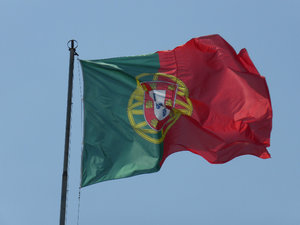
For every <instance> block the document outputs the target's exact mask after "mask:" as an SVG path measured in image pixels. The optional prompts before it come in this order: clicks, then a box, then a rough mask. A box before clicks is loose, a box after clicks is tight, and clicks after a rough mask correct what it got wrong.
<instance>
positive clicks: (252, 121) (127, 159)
mask: <svg viewBox="0 0 300 225" xmlns="http://www.w3.org/2000/svg"><path fill="white" fill-rule="evenodd" d="M80 62H81V66H82V71H83V80H84V97H83V101H84V137H83V152H82V171H81V172H82V181H81V186H82V187H84V186H88V185H91V184H95V183H97V182H101V181H105V180H112V179H118V178H124V177H130V176H134V175H138V174H143V173H151V172H156V171H158V170H159V169H160V168H161V166H162V164H163V162H164V161H165V159H166V158H167V157H168V156H169V155H170V154H172V153H175V152H178V151H185V150H187V151H190V152H193V153H195V154H198V155H200V156H202V157H203V158H205V159H206V160H207V161H208V162H210V163H225V162H228V161H229V160H231V159H233V158H235V157H237V156H241V155H246V154H250V155H254V156H257V157H260V158H263V159H266V158H269V157H270V155H269V153H268V151H267V149H266V147H268V146H269V145H270V132H271V127H272V108H271V102H270V96H269V91H268V87H267V84H266V81H265V78H264V77H262V76H261V75H260V74H259V73H258V71H257V69H256V68H255V66H254V64H253V63H252V61H251V59H250V58H249V56H248V53H247V51H246V50H245V49H242V50H241V51H240V52H239V54H237V53H236V52H235V51H234V49H233V48H232V47H231V46H230V45H229V44H228V43H227V42H226V41H225V40H224V39H223V38H222V37H221V36H219V35H211V36H205V37H199V38H193V39H191V40H190V41H188V42H187V43H186V44H184V45H181V46H179V47H176V48H175V49H173V50H168V51H158V52H156V53H153V54H148V55H140V56H131V57H119V58H110V59H101V60H80Z"/></svg>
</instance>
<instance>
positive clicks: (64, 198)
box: [59, 40, 78, 225]
mask: <svg viewBox="0 0 300 225" xmlns="http://www.w3.org/2000/svg"><path fill="white" fill-rule="evenodd" d="M75 43H76V46H75V45H74V44H75ZM69 44H71V46H69ZM68 47H69V51H70V63H69V84H68V103H67V115H66V132H65V151H64V164H63V174H62V185H61V202H60V222H59V224H60V225H65V221H66V219H65V217H66V203H67V187H68V163H69V144H70V125H71V110H72V91H73V70H74V56H75V55H78V54H77V53H76V48H77V41H76V40H70V41H69V42H68Z"/></svg>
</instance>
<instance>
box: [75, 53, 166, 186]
mask: <svg viewBox="0 0 300 225" xmlns="http://www.w3.org/2000/svg"><path fill="white" fill-rule="evenodd" d="M80 62H81V66H82V70H83V80H84V100H83V101H84V138H83V153H82V183H81V186H82V187H84V186H87V185H91V184H94V183H97V182H100V181H104V180H111V179H118V178H123V177H129V176H133V175H137V174H141V173H149V172H155V171H158V170H159V168H160V166H159V162H160V159H161V154H162V144H161V145H159V144H153V143H151V142H149V141H147V140H145V139H144V138H143V137H141V136H140V135H139V134H138V133H137V132H136V131H135V130H134V129H133V127H132V125H131V123H130V121H129V117H128V110H131V111H132V112H133V113H134V114H135V115H136V116H135V117H136V121H135V123H136V124H137V126H141V127H144V126H146V124H145V121H144V119H143V118H142V117H143V104H141V101H135V100H133V102H132V103H131V109H130V108H128V107H130V106H129V105H128V104H129V99H130V97H131V95H132V93H133V92H134V91H135V90H136V88H137V80H136V76H138V75H140V74H143V73H145V72H147V73H156V72H157V71H158V68H159V60H158V54H157V53H155V54H150V55H143V56H136V57H122V58H113V59H104V60H92V61H87V60H81V61H80ZM135 65H136V66H135ZM141 97H142V96H141ZM133 104H136V105H133ZM139 117H141V118H140V119H138V118H139ZM139 120H140V121H139ZM154 135H156V134H154Z"/></svg>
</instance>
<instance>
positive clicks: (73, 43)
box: [67, 40, 78, 55]
mask: <svg viewBox="0 0 300 225" xmlns="http://www.w3.org/2000/svg"><path fill="white" fill-rule="evenodd" d="M67 46H68V48H69V50H71V49H73V50H74V52H75V55H78V54H77V52H76V48H77V47H78V42H77V41H76V40H70V41H68V43H67Z"/></svg>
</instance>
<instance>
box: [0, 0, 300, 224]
mask: <svg viewBox="0 0 300 225" xmlns="http://www.w3.org/2000/svg"><path fill="white" fill-rule="evenodd" d="M299 9H300V1H297V0H294V1H291V0H285V1H283V0H280V1H279V0H277V1H276V0H272V1H271V0H270V1H267V0H252V1H244V0H226V1H224V0H219V1H217V0H210V1H201V0H195V1H192V0H184V1H178V0H161V1H154V0H153V1H149V0H148V1H144V0H135V1H133V0H123V1H116V0H111V1H100V0H97V1H96V0H95V1H91V0H86V1H78V0H73V1H68V0H65V1H58V0H52V1H42V0H27V1H21V0H1V1H0V31H1V32H0V66H1V67H0V102H1V112H0V115H1V116H0V128H1V129H0V140H1V141H0V153H1V157H0V179H1V185H0V225H20V224H22V225H53V224H59V210H60V195H61V175H62V166H63V151H64V137H65V116H66V103H67V82H68V67H69V65H68V63H69V51H68V48H67V45H66V44H67V42H68V40H70V39H76V40H77V41H78V43H79V46H78V48H77V52H78V53H79V55H80V58H82V59H99V58H109V57H117V56H129V55H140V54H146V53H152V52H155V51H158V50H168V49H173V48H174V47H176V46H178V45H181V44H183V43H185V42H186V41H188V40H189V39H191V38H193V37H197V36H204V35H209V34H220V35H221V36H222V37H223V38H225V39H226V40H227V41H228V42H229V43H230V44H231V45H232V46H233V47H234V48H235V50H236V51H239V50H240V49H241V48H244V47H245V48H246V49H247V50H248V52H249V54H250V57H251V58H252V60H253V62H254V64H255V65H256V67H257V69H258V70H259V72H260V73H261V74H262V75H263V76H265V77H266V80H267V83H268V86H269V90H270V95H271V100H272V106H273V114H274V115H273V116H274V118H273V130H272V134H271V147H270V148H269V151H270V153H271V155H272V158H271V159H268V160H262V159H260V158H257V157H253V156H242V157H238V158H236V159H234V160H232V161H230V162H228V163H226V164H224V165H212V164H209V163H208V162H207V161H205V160H204V159H203V158H202V157H200V156H198V155H195V154H192V153H189V152H181V153H176V154H173V155H171V156H170V157H169V158H168V159H167V160H166V162H165V163H164V165H163V167H162V169H161V171H159V172H158V173H153V174H146V175H140V176H135V177H131V178H126V179H120V180H115V181H107V182H103V183H99V184H95V185H92V186H89V187H86V188H83V189H82V191H81V201H80V213H79V224H80V225H98V224H105V225H118V224H130V225H140V224H144V225H153V224H155V225H165V224H172V225H182V224H188V225H199V224H204V225H220V224H224V225H227V224H228V225H241V224H243V225H250V224H251V225H253V224H255V225H266V224H272V225H282V224H287V225H299V224H300V193H299V190H300V174H299V172H300V163H299V161H300V149H299V139H300V132H299V127H300V119H299V115H300V113H299V111H300V101H299V96H300V95H299V94H300V91H299V83H300V78H299V77H300V73H299V65H300V56H299V50H300V48H299V40H300V29H299V23H300V14H299ZM81 81H82V78H81V75H80V69H79V65H78V63H77V62H76V63H75V68H74V92H73V93H74V98H73V103H74V104H73V113H72V131H71V133H72V135H71V145H70V147H71V148H70V162H69V192H68V203H67V204H68V207H67V223H66V224H67V225H75V224H77V220H78V189H79V179H80V157H81V141H82V120H81V93H82V85H81Z"/></svg>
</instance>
